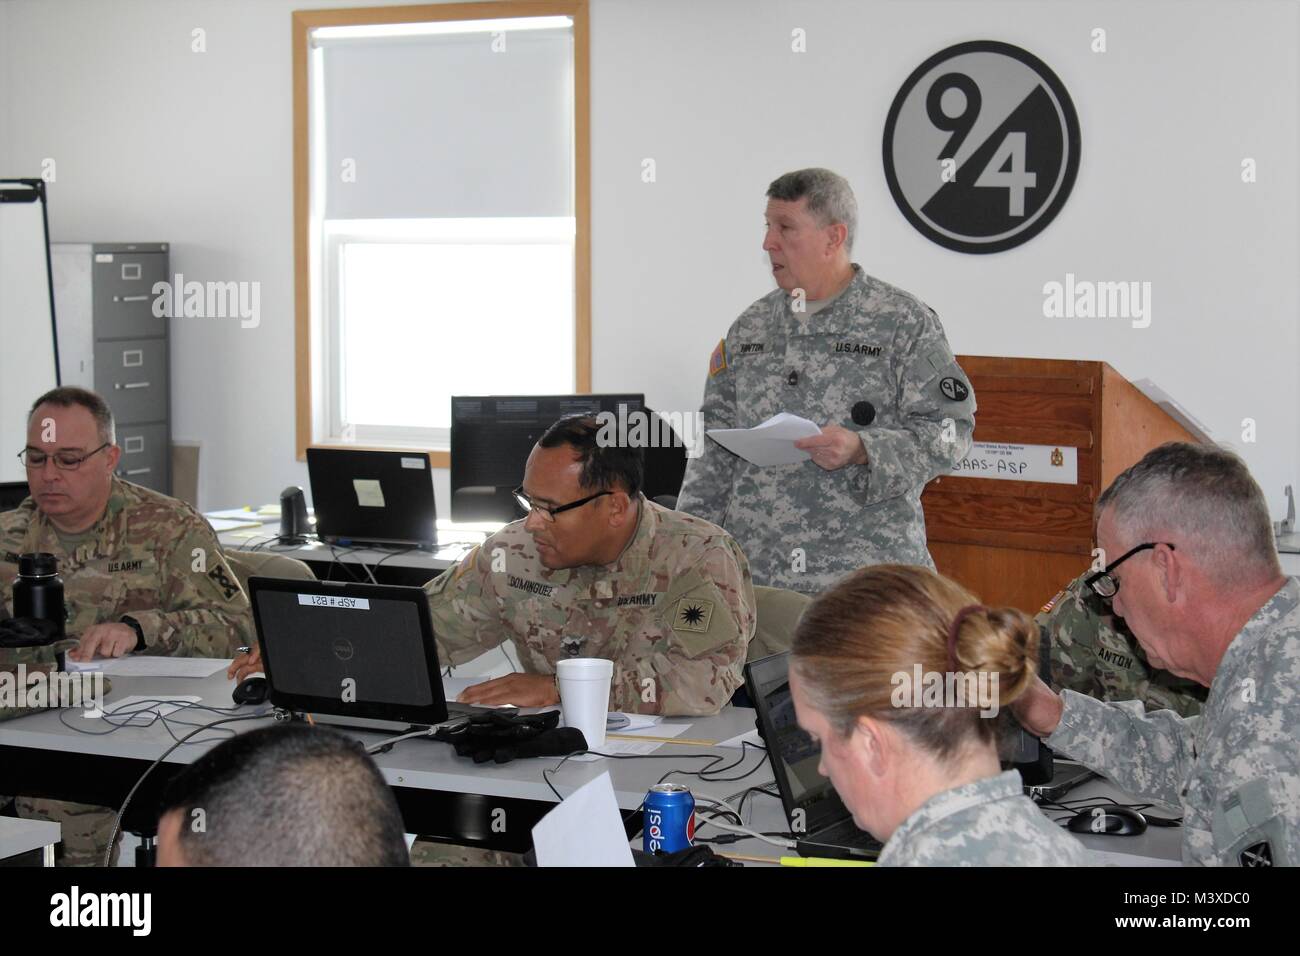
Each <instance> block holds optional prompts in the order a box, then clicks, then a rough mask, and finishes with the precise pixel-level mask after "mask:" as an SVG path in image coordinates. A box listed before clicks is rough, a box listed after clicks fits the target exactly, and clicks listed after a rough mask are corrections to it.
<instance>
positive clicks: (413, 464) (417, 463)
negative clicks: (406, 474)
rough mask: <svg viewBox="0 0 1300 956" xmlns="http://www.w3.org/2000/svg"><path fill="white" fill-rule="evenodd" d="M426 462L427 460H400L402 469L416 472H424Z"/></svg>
mask: <svg viewBox="0 0 1300 956" xmlns="http://www.w3.org/2000/svg"><path fill="white" fill-rule="evenodd" d="M426 461H428V459H427V458H403V459H402V467H403V468H415V469H416V470H418V471H423V470H424V463H425V462H426Z"/></svg>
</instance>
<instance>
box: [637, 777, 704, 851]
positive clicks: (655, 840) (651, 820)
mask: <svg viewBox="0 0 1300 956" xmlns="http://www.w3.org/2000/svg"><path fill="white" fill-rule="evenodd" d="M641 829H642V840H643V846H644V848H645V851H646V852H647V853H657V852H659V851H660V850H662V851H663V852H664V853H676V852H677V851H678V850H685V849H686V848H687V847H689V846H690V845H691V843H692V842H693V841H694V840H695V798H694V797H693V796H691V791H690V790H688V789H686V788H685V787H683V786H682V785H681V784H680V783H658V784H655V785H654V786H653V787H651V788H650V792H649V793H647V794H646V795H645V821H644V824H643V825H642V828H641Z"/></svg>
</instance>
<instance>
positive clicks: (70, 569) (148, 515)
mask: <svg viewBox="0 0 1300 956" xmlns="http://www.w3.org/2000/svg"><path fill="white" fill-rule="evenodd" d="M120 456H121V449H119V448H118V447H117V445H116V442H115V436H114V428H113V415H112V412H111V411H110V410H109V408H108V406H107V404H105V402H104V400H103V399H102V398H100V396H98V395H96V394H95V393H94V392H90V391H87V390H85V389H80V388H57V389H54V390H53V391H50V392H47V393H46V394H45V395H42V396H41V397H40V398H39V399H37V400H36V403H35V404H34V405H33V406H32V409H31V413H30V415H29V417H28V425H27V446H26V448H24V449H23V451H22V455H21V457H22V460H23V464H24V465H25V466H26V468H27V484H28V486H29V489H30V491H31V495H30V497H28V498H27V499H25V500H24V501H23V502H22V504H20V505H19V506H18V507H17V508H16V509H15V510H13V511H8V512H5V513H3V514H0V599H3V603H4V604H5V606H6V607H7V609H8V610H9V611H10V612H12V607H13V582H14V578H15V577H16V576H17V574H18V556H19V555H21V554H26V553H30V552H40V551H44V552H49V553H50V554H53V555H54V556H55V557H56V558H57V559H58V563H59V575H60V576H61V577H62V579H63V588H64V603H65V605H66V608H67V626H66V632H67V634H68V636H69V637H70V638H75V639H76V640H77V646H76V647H74V648H71V649H70V650H68V652H67V653H68V655H69V656H71V657H73V658H74V659H78V660H90V659H92V658H94V657H96V656H99V657H121V656H123V655H124V654H133V653H140V654H160V655H173V656H181V655H184V656H194V657H232V656H234V654H235V653H236V650H237V648H238V647H239V646H240V645H241V644H247V643H250V641H251V638H252V632H253V623H252V615H251V613H250V610H249V604H248V599H247V598H246V597H245V595H244V592H243V591H242V590H241V589H240V586H239V584H238V582H237V581H236V579H235V575H234V572H233V571H231V569H230V567H229V565H227V564H226V561H225V558H224V557H223V555H222V553H221V548H220V546H219V545H218V544H217V538H216V535H215V534H214V533H213V531H212V528H211V527H210V526H209V525H208V523H207V522H206V521H204V520H203V517H202V515H200V514H199V513H198V512H197V511H195V510H194V509H193V508H191V507H190V506H189V505H187V504H185V503H184V502H182V501H177V500H176V499H175V498H169V497H167V496H166V495H162V494H159V493H158V492H155V491H150V490H148V489H146V488H141V487H140V486H138V485H134V484H132V483H130V482H128V481H123V480H121V479H120V478H117V477H116V476H115V475H114V473H113V471H114V469H115V468H116V466H117V462H118V459H119V457H120ZM17 807H18V811H19V813H20V814H21V815H22V816H25V817H30V818H40V819H51V820H58V821H59V822H60V823H62V825H63V844H62V850H61V853H62V856H61V862H62V863H64V864H65V865H91V864H95V863H98V862H101V861H102V859H103V855H104V852H105V850H106V849H107V842H108V836H109V833H110V831H111V828H112V821H113V812H112V811H110V810H108V809H107V808H104V807H91V806H86V805H83V804H71V803H65V802H62V801H53V800H40V799H32V798H26V797H19V798H18V800H17Z"/></svg>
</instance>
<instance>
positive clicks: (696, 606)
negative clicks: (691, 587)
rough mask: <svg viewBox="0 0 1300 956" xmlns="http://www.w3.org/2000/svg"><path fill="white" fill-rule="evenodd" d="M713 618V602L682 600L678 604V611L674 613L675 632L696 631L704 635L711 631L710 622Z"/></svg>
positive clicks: (694, 599) (692, 599)
mask: <svg viewBox="0 0 1300 956" xmlns="http://www.w3.org/2000/svg"><path fill="white" fill-rule="evenodd" d="M712 617H713V602H712V601H701V600H699V599H698V598H682V599H681V600H680V601H678V602H677V608H676V610H675V611H673V630H674V631H695V632H697V633H699V634H704V633H707V632H708V630H709V621H710V620H711V619H712Z"/></svg>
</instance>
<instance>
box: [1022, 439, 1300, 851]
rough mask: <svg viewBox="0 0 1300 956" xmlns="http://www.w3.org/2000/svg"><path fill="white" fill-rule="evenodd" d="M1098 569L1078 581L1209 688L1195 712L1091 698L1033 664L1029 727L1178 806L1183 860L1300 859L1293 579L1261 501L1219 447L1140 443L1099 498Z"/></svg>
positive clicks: (1151, 655) (1172, 666) (1299, 599)
mask: <svg viewBox="0 0 1300 956" xmlns="http://www.w3.org/2000/svg"><path fill="white" fill-rule="evenodd" d="M1097 543H1098V545H1099V546H1100V547H1101V549H1102V550H1103V552H1104V553H1105V554H1106V555H1107V557H1108V559H1109V561H1108V563H1107V565H1106V567H1105V568H1104V569H1103V570H1101V571H1098V572H1096V573H1095V574H1092V575H1090V576H1089V577H1088V579H1087V580H1086V582H1085V584H1086V586H1087V587H1089V588H1091V589H1092V590H1093V591H1094V592H1095V593H1096V594H1097V596H1098V597H1101V598H1105V599H1107V600H1108V601H1109V602H1110V604H1111V606H1112V607H1113V608H1114V611H1115V613H1116V614H1118V615H1119V616H1121V617H1123V618H1124V620H1125V621H1126V622H1127V623H1128V625H1129V627H1131V628H1132V629H1133V634H1134V636H1135V637H1136V638H1137V640H1138V641H1139V642H1140V643H1141V645H1142V648H1143V650H1145V651H1146V655H1147V658H1148V659H1149V660H1150V662H1151V663H1152V664H1153V665H1154V666H1155V667H1158V668H1161V669H1163V670H1167V671H1170V672H1171V673H1173V674H1176V675H1178V676H1180V677H1185V678H1189V679H1191V680H1194V681H1196V682H1197V683H1198V684H1201V685H1203V686H1205V687H1208V688H1209V694H1208V696H1207V698H1206V701H1205V706H1204V708H1202V710H1201V712H1200V714H1199V715H1197V716H1195V717H1182V716H1180V715H1178V714H1176V713H1174V712H1173V711H1170V710H1156V711H1150V712H1148V711H1147V710H1146V709H1145V708H1144V707H1143V705H1142V703H1141V702H1140V701H1111V702H1102V701H1098V700H1094V699H1093V698H1091V697H1087V696H1084V695H1082V694H1078V693H1075V692H1074V691H1071V690H1063V691H1062V692H1061V693H1060V694H1059V695H1058V694H1056V693H1054V692H1053V691H1052V690H1051V689H1050V688H1048V687H1047V686H1046V685H1045V684H1044V683H1043V682H1042V681H1041V680H1039V679H1037V678H1035V681H1034V683H1033V684H1032V685H1031V688H1030V690H1029V691H1028V692H1027V693H1026V695H1025V696H1024V697H1023V698H1022V699H1020V700H1017V701H1016V703H1015V704H1014V705H1013V709H1014V710H1015V712H1016V715H1017V716H1018V717H1019V718H1020V721H1021V723H1022V724H1023V725H1024V726H1025V728H1026V729H1028V730H1029V731H1030V732H1031V733H1034V734H1037V735H1039V736H1041V737H1045V738H1046V741H1047V744H1048V746H1050V747H1051V748H1052V749H1053V750H1055V751H1057V752H1058V753H1063V754H1065V755H1067V756H1069V757H1072V758H1074V759H1076V760H1079V761H1081V762H1083V763H1084V764H1086V765H1087V766H1088V767H1090V768H1092V769H1093V770H1096V771H1097V772H1099V773H1101V774H1103V775H1105V776H1106V777H1108V778H1110V779H1111V780H1112V781H1113V782H1114V783H1115V784H1116V785H1117V786H1119V787H1120V788H1121V789H1123V790H1126V791H1128V792H1129V793H1132V794H1133V795H1135V796H1139V797H1143V798H1147V799H1151V800H1153V801H1155V802H1157V803H1160V804H1164V805H1168V806H1181V808H1182V813H1183V827H1182V832H1183V862H1184V863H1186V864H1190V865H1220V866H1270V865H1272V866H1276V865H1293V866H1294V865H1296V864H1300V706H1297V697H1296V694H1297V688H1300V582H1298V581H1297V580H1296V579H1295V578H1293V577H1286V576H1285V575H1283V574H1282V570H1281V567H1280V566H1279V563H1278V557H1277V552H1276V550H1275V548H1274V542H1273V529H1272V523H1271V521H1270V517H1269V512H1268V506H1267V505H1266V504H1265V501H1264V495H1263V492H1261V491H1260V489H1259V485H1257V484H1256V483H1255V481H1254V479H1253V478H1251V476H1250V473H1249V472H1248V471H1247V469H1246V465H1245V463H1244V462H1242V461H1241V459H1240V458H1238V457H1237V456H1236V455H1234V454H1232V453H1231V452H1229V451H1225V450H1223V449H1220V448H1215V447H1212V446H1205V445H1192V444H1187V443H1182V442H1173V443H1170V444H1167V445H1162V446H1160V447H1159V448H1156V449H1154V450H1153V451H1151V452H1148V453H1147V455H1146V456H1144V457H1143V458H1142V460H1141V461H1139V462H1138V463H1137V464H1136V465H1134V466H1132V467H1131V468H1129V469H1128V470H1126V471H1125V472H1123V473H1122V474H1121V475H1120V476H1119V477H1118V478H1116V479H1115V481H1114V482H1113V483H1112V484H1111V486H1110V487H1109V488H1107V489H1106V491H1105V493H1104V494H1102V496H1101V497H1100V498H1098V499H1097Z"/></svg>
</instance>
